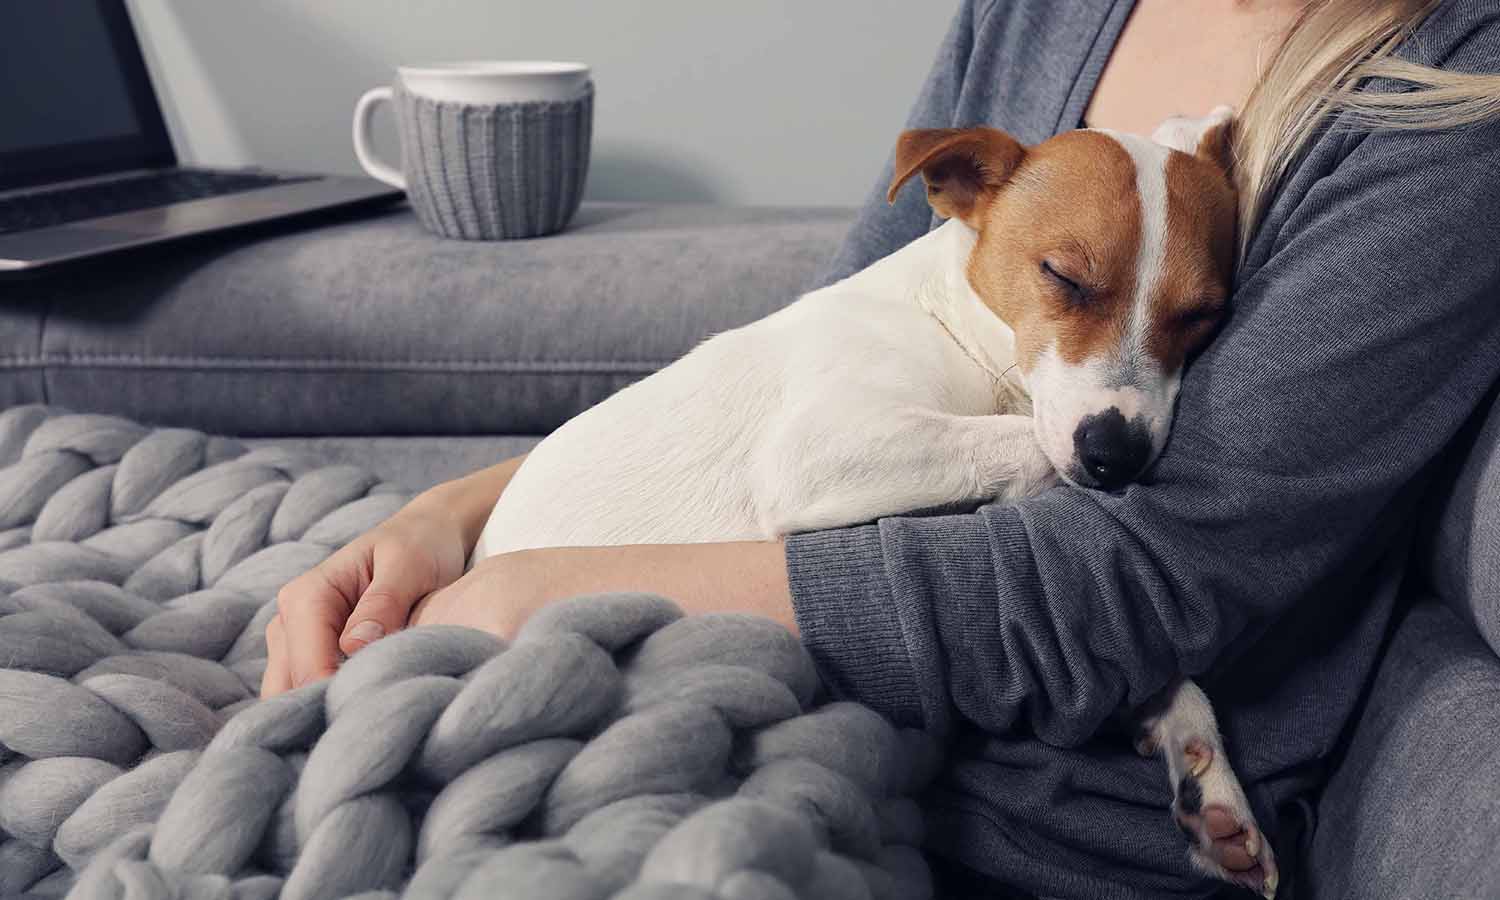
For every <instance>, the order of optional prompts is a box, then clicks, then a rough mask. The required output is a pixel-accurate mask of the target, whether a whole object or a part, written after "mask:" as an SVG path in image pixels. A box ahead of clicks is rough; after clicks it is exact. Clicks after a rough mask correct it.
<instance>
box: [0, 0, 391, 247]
mask: <svg viewBox="0 0 1500 900" xmlns="http://www.w3.org/2000/svg"><path fill="white" fill-rule="evenodd" d="M399 196H401V194H400V192H399V191H394V190H392V189H391V188H389V187H387V186H386V185H383V184H380V183H379V182H376V181H372V180H370V179H366V178H345V177H336V176H327V175H306V174H290V173H282V172H268V171H263V170H260V169H237V170H224V169H209V168H197V167H184V166H179V165H178V164H177V156H176V154H175V153H173V151H172V143H171V140H170V139H169V138H168V136H167V129H166V125H165V123H164V122H163V119H162V113H161V106H160V104H158V102H157V98H156V94H155V93H154V92H153V91H152V87H151V80H150V77H149V75H148V74H147V71H146V65H145V61H144V60H143V59H142V56H141V48H140V44H139V43H138V42H137V40H136V36H135V31H134V29H133V28H132V27H131V23H130V16H129V13H128V11H127V10H126V8H125V3H124V0H4V2H3V3H0V276H3V275H18V274H26V273H34V272H42V271H47V270H49V269H51V268H54V267H58V266H62V265H63V264H69V263H74V262H77V261H79V260H84V259H89V258H93V257H98V256H103V255H106V254H112V253H118V252H120V251H126V250H131V249H134V248H139V247H145V246H148V245H153V244H160V243H163V242H165V241H174V240H179V239H182V238H186V237H189V236H193V235H201V234H206V233H209V232H215V231H223V230H225V229H230V228H239V227H244V226H247V225H252V224H256V223H261V222H267V221H272V220H276V219H285V218H288V217H292V216H300V215H305V214H308V213H312V212H315V211H319V210H331V209H339V208H348V207H352V206H359V205H371V206H374V205H378V204H383V203H386V202H389V201H391V200H393V199H395V198H397V197H399Z"/></svg>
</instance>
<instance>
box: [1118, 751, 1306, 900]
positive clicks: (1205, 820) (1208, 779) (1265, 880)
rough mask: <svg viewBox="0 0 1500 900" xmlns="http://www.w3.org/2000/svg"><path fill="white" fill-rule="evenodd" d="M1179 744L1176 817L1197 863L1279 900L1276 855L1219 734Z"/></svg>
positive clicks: (1172, 754)
mask: <svg viewBox="0 0 1500 900" xmlns="http://www.w3.org/2000/svg"><path fill="white" fill-rule="evenodd" d="M1173 743H1174V745H1175V746H1173V747H1169V748H1166V749H1167V752H1168V754H1169V759H1168V761H1167V764H1168V770H1169V771H1170V772H1171V773H1172V776H1173V795H1174V796H1173V800H1172V817H1173V818H1174V819H1175V820H1176V821H1177V827H1178V828H1179V829H1181V830H1182V833H1183V834H1184V835H1185V836H1186V837H1187V839H1188V855H1189V858H1190V859H1191V860H1192V863H1193V865H1194V866H1195V867H1196V868H1198V869H1199V870H1200V871H1202V872H1204V873H1205V874H1208V875H1211V876H1213V877H1215V878H1219V879H1222V880H1224V881H1228V882H1230V883H1231V884H1237V885H1240V886H1241V887H1246V888H1249V889H1250V890H1252V891H1255V892H1256V893H1258V894H1260V895H1261V896H1263V897H1266V898H1268V900H1270V898H1274V897H1275V896H1276V886H1277V883H1278V882H1279V881H1280V877H1279V873H1278V871H1277V869H1276V855H1275V854H1274V853H1273V852H1272V851H1271V844H1270V842H1269V841H1267V840H1266V839H1265V835H1263V834H1262V833H1261V831H1260V828H1259V827H1258V826H1257V825H1256V823H1255V814H1254V813H1252V812H1251V811H1250V804H1249V802H1247V801H1246V799H1245V792H1244V791H1243V790H1242V789H1241V788H1240V782H1239V779H1238V778H1236V777H1235V774H1234V770H1233V769H1231V768H1230V767H1229V760H1228V758H1227V757H1226V756H1225V754H1224V748H1223V745H1222V744H1220V743H1219V741H1218V736H1217V735H1191V736H1189V737H1187V738H1186V739H1185V740H1182V741H1181V742H1180V743H1179V742H1176V741H1174V742H1173ZM1140 749H1143V750H1145V749H1148V748H1147V747H1142V748H1140Z"/></svg>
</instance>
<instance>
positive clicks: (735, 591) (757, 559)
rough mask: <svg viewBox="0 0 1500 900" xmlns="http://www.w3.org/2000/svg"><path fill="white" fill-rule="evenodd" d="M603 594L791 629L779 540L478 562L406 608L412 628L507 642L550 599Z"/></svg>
mask: <svg viewBox="0 0 1500 900" xmlns="http://www.w3.org/2000/svg"><path fill="white" fill-rule="evenodd" d="M607 591H646V592H649V593H654V594H661V595H663V596H666V597H670V598H672V599H673V600H675V601H676V602H677V603H678V605H680V606H681V607H683V609H685V610H686V611H688V612H691V613H710V612H716V613H722V612H735V613H748V614H750V615H758V616H764V617H766V618H769V619H774V620H775V621H777V622H780V623H781V624H782V625H785V626H786V627H787V628H789V629H791V630H792V631H793V632H794V633H795V631H796V627H797V623H796V620H795V619H794V618H793V616H792V598H791V593H790V592H789V590H788V587H787V568H786V555H785V552H784V550H783V548H782V543H781V542H780V541H763V542H752V541H747V542H741V543H732V544H680V545H642V546H626V547H569V548H559V549H548V550H523V551H520V552H517V553H506V554H502V555H500V556H492V557H490V558H488V559H486V560H483V561H482V562H480V563H479V565H477V566H475V567H474V569H473V570H472V571H471V572H470V573H469V574H468V575H466V576H464V577H463V578H462V579H460V580H459V581H457V582H455V583H454V584H453V585H452V586H450V587H448V588H445V589H444V590H441V591H438V592H437V593H435V594H433V595H431V596H430V597H428V598H427V599H426V600H424V601H423V602H421V603H419V604H418V605H417V607H416V609H414V610H412V616H411V621H412V624H415V625H424V624H432V623H443V624H449V625H468V626H470V627H473V628H482V629H484V630H486V631H491V632H493V633H495V634H498V635H500V636H501V637H503V638H506V639H507V640H508V639H510V638H513V637H515V635H516V632H517V631H519V630H520V627H521V626H522V625H523V624H524V623H525V621H526V619H527V617H528V616H530V615H531V613H533V612H535V611H536V610H537V609H539V608H541V607H542V606H544V605H546V604H547V603H550V602H552V601H554V600H562V599H564V598H567V597H573V596H577V595H580V594H597V593H604V592H607Z"/></svg>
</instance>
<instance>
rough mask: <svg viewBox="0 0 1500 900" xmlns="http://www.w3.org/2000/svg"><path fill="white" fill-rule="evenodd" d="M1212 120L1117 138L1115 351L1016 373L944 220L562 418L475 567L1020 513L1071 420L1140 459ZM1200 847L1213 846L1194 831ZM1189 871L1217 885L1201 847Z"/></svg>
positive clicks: (1154, 735) (522, 477)
mask: <svg viewBox="0 0 1500 900" xmlns="http://www.w3.org/2000/svg"><path fill="white" fill-rule="evenodd" d="M1226 114H1227V110H1216V111H1215V112H1214V113H1212V114H1210V116H1209V117H1207V118H1206V119H1201V120H1174V121H1172V122H1169V123H1167V125H1164V126H1163V129H1162V130H1161V131H1159V132H1158V134H1157V139H1158V140H1160V141H1162V142H1163V143H1156V142H1153V141H1147V140H1145V139H1143V138H1139V137H1135V136H1131V135H1113V134H1112V135H1111V136H1112V137H1115V138H1116V140H1118V141H1119V142H1120V143H1121V144H1122V145H1123V146H1124V147H1125V148H1126V150H1127V151H1128V152H1129V153H1130V155H1131V158H1132V159H1133V160H1134V162H1135V165H1136V171H1137V185H1138V188H1139V193H1140V199H1141V203H1142V214H1143V215H1142V221H1143V223H1144V226H1145V227H1144V228H1143V229H1142V230H1143V232H1144V235H1143V241H1142V244H1141V246H1140V248H1139V254H1138V257H1137V259H1138V262H1137V269H1138V279H1139V280H1138V285H1139V286H1138V288H1137V296H1136V297H1135V298H1134V305H1133V308H1132V314H1131V325H1130V327H1128V328H1126V329H1124V330H1123V335H1122V341H1121V344H1120V345H1119V346H1118V348H1117V350H1116V353H1117V356H1116V358H1114V359H1106V360H1093V361H1090V362H1088V363H1086V364H1084V365H1067V364H1065V363H1063V362H1062V360H1061V358H1060V357H1059V356H1058V354H1057V353H1056V352H1044V353H1043V354H1042V358H1041V360H1040V362H1039V363H1038V365H1036V366H1035V367H1034V368H1033V371H1032V372H1031V374H1030V375H1029V376H1023V375H1022V373H1021V372H1020V371H1019V370H1018V368H1017V367H1016V366H1015V362H1016V360H1015V356H1014V354H1015V343H1016V336H1015V334H1014V333H1013V332H1012V330H1011V329H1010V328H1009V327H1008V326H1007V325H1006V324H1005V323H1004V322H1003V321H1001V320H1000V319H999V318H998V317H997V316H996V315H995V314H994V313H993V312H992V311H991V310H990V308H989V307H987V306H986V305H985V304H984V302H983V301H982V300H981V299H980V298H979V296H978V295H977V294H976V293H975V291H974V289H973V287H972V286H971V285H970V282H969V279H968V276H967V274H966V267H967V263H968V260H969V257H970V255H971V253H972V252H973V249H974V246H975V243H976V233H975V232H974V231H973V230H972V229H971V228H970V227H969V226H968V225H966V224H964V223H963V222H961V221H959V220H958V219H953V220H950V221H948V222H947V223H945V224H944V225H942V226H941V227H939V228H937V229H936V230H934V231H932V232H931V233H929V234H928V235H926V236H924V237H922V238H919V239H918V240H916V241H914V242H912V243H911V244H909V245H907V246H906V247H905V248H903V249H901V250H899V251H897V252H896V253H894V254H892V255H890V256H888V257H886V258H885V259H882V260H880V261H879V262H877V263H875V264H874V265H872V266H870V267H869V268H867V269H865V270H863V271H861V272H859V273H857V274H855V275H853V276H851V277H849V278H846V279H844V280H843V281H840V282H838V283H837V284H834V285H832V286H829V287H826V288H823V289H822V290H818V291H813V292H812V293H809V294H807V295H805V296H803V297H802V298H800V299H799V300H797V301H796V302H795V303H793V304H792V305H790V306H788V307H787V308H785V309H783V310H781V311H779V312H777V313H774V314H772V315H770V316H768V317H766V318H764V319H762V320H760V321H758V322H755V323H753V324H750V325H747V326H745V327H743V328H738V329H735V330H733V331H729V332H725V333H723V334H720V335H717V336H715V337H713V338H712V339H710V340H708V341H706V342H705V343H703V344H702V345H700V346H699V347H697V348H696V349H694V350H693V351H692V352H690V353H689V354H687V355H686V356H685V357H683V358H682V359H681V360H679V361H677V362H676V363H673V364H672V365H670V366H668V367H667V368H665V369H663V370H661V371H660V372H657V373H656V374H654V375H652V376H650V377H648V378H646V379H644V380H642V381H640V382H637V383H635V384H633V385H631V386H629V387H627V388H625V389H623V390H621V391H620V392H618V393H617V394H615V395H614V396H612V397H610V398H609V399H608V400H606V401H604V402H603V403H600V404H598V405H597V406H595V407H593V408H592V409H589V410H587V411H585V412H584V413H582V414H580V415H578V416H577V417H575V418H574V419H572V420H570V421H569V422H567V423H566V424H564V425H563V426H562V427H561V428H559V429H557V430H556V431H555V432H553V433H552V434H551V435H550V436H548V437H547V438H546V439H545V440H544V441H542V442H541V443H540V444H539V445H538V446H537V447H536V448H535V449H534V450H533V451H532V452H531V454H530V455H529V456H528V457H527V459H526V461H525V462H524V463H523V465H522V466H521V467H520V470H519V471H518V472H517V473H516V475H515V477H514V478H513V479H512V481H511V482H510V484H509V485H508V486H507V487H506V488H505V491H504V494H503V496H502V497H501V498H500V500H499V502H498V503H497V504H496V505H495V508H494V510H493V512H492V513H491V515H490V517H489V520H488V521H487V522H486V524H485V527H484V530H483V533H482V534H481V536H480V538H479V542H478V544H477V545H476V547H475V549H474V555H473V560H472V561H473V562H477V561H479V560H481V559H484V558H485V557H487V556H491V555H495V554H500V553H508V552H512V551H517V550H524V549H528V548H540V547H567V546H604V545H617V544H651V543H694V542H708V541H734V540H760V539H769V538H774V537H778V536H781V535H785V534H789V533H792V532H798V531H807V530H814V529H823V528H834V527H839V526H845V525H852V524H857V523H862V522H868V521H872V520H874V519H876V518H878V517H880V516H883V515H891V514H897V513H902V512H907V511H912V510H921V509H931V508H938V507H944V506H952V505H956V504H966V503H974V502H978V501H986V500H993V499H1019V498H1022V497H1025V496H1028V495H1031V494H1034V493H1036V492H1038V491H1040V490H1041V489H1043V488H1045V487H1047V486H1048V485H1050V484H1052V483H1054V482H1055V480H1056V479H1057V473H1056V469H1054V464H1056V465H1057V467H1058V468H1063V467H1065V466H1066V465H1067V464H1068V461H1069V460H1070V458H1071V457H1072V455H1073V453H1074V445H1073V437H1072V432H1073V429H1074V427H1075V423H1076V422H1077V421H1078V420H1079V419H1080V418H1082V417H1083V416H1086V415H1089V414H1091V413H1095V412H1098V411H1100V410H1102V409H1107V408H1109V407H1111V406H1114V407H1116V408H1119V409H1120V410H1121V411H1122V413H1123V414H1124V415H1125V416H1126V417H1127V418H1128V419H1136V418H1137V417H1140V419H1141V420H1143V421H1145V422H1147V423H1149V430H1150V432H1151V435H1152V456H1153V458H1154V456H1155V455H1156V454H1157V453H1159V452H1160V450H1161V448H1162V445H1163V444H1164V443H1165V440H1166V436H1167V432H1168V430H1169V427H1170V421H1171V412H1172V405H1173V403H1174V401H1175V397H1176V393H1177V386H1178V380H1179V379H1178V374H1179V373H1177V372H1161V371H1159V368H1156V367H1153V365H1152V363H1151V361H1150V359H1149V357H1148V355H1147V354H1146V353H1145V352H1144V350H1143V346H1144V343H1145V340H1146V329H1147V328H1148V325H1147V318H1148V317H1147V315H1146V310H1147V304H1148V303H1149V301H1150V294H1151V291H1152V289H1153V286H1154V284H1155V281H1156V279H1157V277H1158V273H1159V272H1160V270H1161V266H1162V256H1163V247H1164V244H1165V229H1166V221H1165V219H1166V213H1165V204H1166V196H1165V194H1166V187H1165V185H1164V174H1163V173H1164V168H1165V161H1166V156H1167V153H1168V147H1169V146H1171V147H1175V148H1177V149H1181V150H1184V151H1187V152H1191V151H1192V148H1193V147H1194V146H1195V145H1196V143H1197V140H1198V136H1200V135H1201V134H1202V133H1203V130H1204V129H1205V128H1207V127H1208V126H1209V125H1213V124H1219V123H1222V122H1223V121H1224V120H1225V116H1226ZM1184 123H1186V124H1184ZM1033 402H1034V403H1035V406H1036V410H1035V411H1036V417H1035V419H1033V417H1032V415H1031V413H1032V411H1033V410H1032V405H1033ZM1156 709H1157V710H1158V711H1157V712H1155V713H1153V714H1152V715H1151V717H1150V718H1149V719H1148V720H1147V721H1146V722H1145V723H1144V725H1143V727H1144V728H1145V729H1146V730H1147V732H1148V734H1149V736H1150V741H1149V747H1147V748H1143V749H1149V750H1150V751H1152V752H1154V751H1155V750H1157V749H1159V750H1160V751H1161V752H1162V753H1163V754H1164V755H1166V757H1167V762H1168V768H1169V772H1170V774H1171V777H1172V779H1173V786H1174V790H1175V789H1176V787H1177V785H1178V783H1179V781H1180V779H1181V777H1182V776H1183V774H1184V773H1185V772H1186V771H1187V769H1188V767H1189V766H1190V763H1189V761H1188V760H1187V758H1186V756H1185V755H1184V748H1185V747H1186V746H1187V745H1188V744H1189V742H1192V741H1197V742H1201V743H1200V745H1199V746H1200V748H1201V746H1202V745H1205V744H1206V746H1207V748H1208V751H1209V753H1210V755H1211V759H1212V761H1213V762H1212V764H1211V766H1210V769H1209V771H1208V772H1207V773H1206V776H1205V777H1204V778H1202V779H1201V787H1202V790H1203V802H1204V804H1205V805H1220V806H1223V807H1225V808H1227V809H1229V810H1231V811H1232V812H1233V813H1234V814H1235V815H1236V816H1238V817H1240V820H1241V821H1243V822H1245V823H1248V824H1249V826H1250V827H1251V828H1253V827H1254V825H1253V823H1254V817H1253V815H1252V814H1251V812H1250V810H1249V806H1248V804H1247V803H1246V801H1245V797H1244V794H1243V792H1242V791H1241V789H1240V787H1239V784H1238V782H1237V781H1236V780H1235V778H1234V775H1233V772H1232V771H1230V770H1229V767H1228V761H1227V756H1226V755H1225V753H1224V749H1223V746H1222V743H1221V741H1220V738H1219V734H1218V730H1217V727H1216V724H1215V722H1214V716H1213V711H1212V709H1211V708H1210V706H1209V704H1208V700H1207V698H1206V697H1205V696H1204V695H1203V693H1202V692H1201V690H1199V689H1198V688H1197V686H1196V685H1193V684H1192V683H1191V682H1185V681H1184V682H1179V683H1177V684H1175V685H1173V686H1172V687H1171V688H1169V690H1168V691H1167V692H1165V693H1164V694H1163V696H1162V697H1161V698H1159V701H1158V703H1157V704H1156ZM1198 829H1199V831H1200V832H1202V828H1201V823H1200V824H1199V826H1198ZM1198 838H1199V840H1200V842H1202V841H1207V842H1208V843H1207V844H1205V846H1207V845H1211V838H1209V837H1208V836H1207V835H1206V832H1203V833H1200V834H1199V835H1198ZM1266 853H1267V857H1266V859H1267V862H1269V860H1270V857H1269V848H1266ZM1193 858H1194V861H1195V863H1196V864H1198V865H1200V866H1201V867H1203V868H1204V870H1205V871H1208V872H1211V873H1212V874H1215V875H1218V876H1220V877H1225V878H1231V877H1232V876H1231V875H1230V874H1229V873H1227V872H1225V871H1224V870H1222V869H1221V868H1219V867H1218V866H1217V865H1216V864H1215V863H1214V862H1213V861H1212V860H1211V859H1209V858H1207V857H1206V856H1205V855H1203V854H1202V853H1200V852H1199V848H1194V850H1193ZM1271 868H1273V867H1271ZM1271 882H1272V883H1271V884H1270V885H1269V888H1270V892H1269V893H1268V896H1269V895H1270V894H1271V893H1274V889H1275V888H1274V876H1272V878H1271Z"/></svg>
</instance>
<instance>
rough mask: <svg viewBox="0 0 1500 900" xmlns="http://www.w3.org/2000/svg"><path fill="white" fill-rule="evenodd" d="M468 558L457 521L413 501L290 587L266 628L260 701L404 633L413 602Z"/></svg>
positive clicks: (449, 578) (454, 574)
mask: <svg viewBox="0 0 1500 900" xmlns="http://www.w3.org/2000/svg"><path fill="white" fill-rule="evenodd" d="M467 555H468V548H467V546H466V544H465V541H464V530H463V528H462V527H461V523H459V522H458V521H457V520H456V519H455V518H454V517H453V516H452V515H450V514H449V513H447V512H446V511H444V510H441V509H438V508H435V507H434V506H432V505H424V504H420V503H416V502H414V503H412V504H410V505H408V506H407V507H405V508H404V509H402V510H401V511H400V512H398V513H396V514H395V515H394V516H392V517H391V518H389V519H387V520H386V521H385V522H383V523H381V524H380V525H379V526H377V527H376V528H374V529H372V530H371V531H368V532H366V533H365V534H363V535H361V536H360V537H358V538H357V539H355V540H354V542H353V543H351V544H348V545H347V546H345V547H344V548H343V549H341V550H339V551H338V552H336V553H334V554H333V555H332V556H330V557H328V558H327V559H325V560H324V561H323V562H321V563H319V564H318V566H317V567H316V568H314V569H313V570H312V571H310V572H305V573H303V574H302V575H300V576H298V577H297V578H296V579H295V580H293V581H291V582H289V583H288V584H287V585H286V587H283V588H282V589H281V591H280V593H278V594H277V595H276V606H277V612H276V617H275V618H273V619H272V620H271V622H270V624H269V625H267V626H266V649H267V652H268V655H269V659H268V660H267V664H266V673H265V675H264V676H263V677H262V679H261V683H260V692H261V696H263V697H269V696H272V695H274V694H279V693H281V692H283V691H287V690H290V689H292V688H294V687H300V686H301V685H303V684H305V683H307V682H309V681H314V680H316V679H319V678H323V677H326V676H328V675H332V674H333V671H334V669H335V668H337V667H338V663H339V659H340V656H339V653H340V651H342V652H343V654H345V655H348V654H351V653H354V652H355V651H356V650H358V649H359V648H361V647H363V646H365V645H366V644H368V643H371V642H372V641H375V640H378V639H380V638H381V637H384V636H385V635H387V634H390V633H391V632H394V631H399V630H400V629H401V628H404V627H405V626H406V620H407V617H408V615H409V614H410V612H411V608H412V606H413V605H415V604H416V603H417V601H418V600H421V599H422V598H423V597H424V596H427V595H428V594H430V593H431V592H433V591H436V590H439V589H441V588H444V587H447V586H448V585H450V584H452V583H453V582H454V581H456V580H457V579H458V577H459V576H460V575H462V574H463V571H464V560H465V558H466V557H467Z"/></svg>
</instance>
